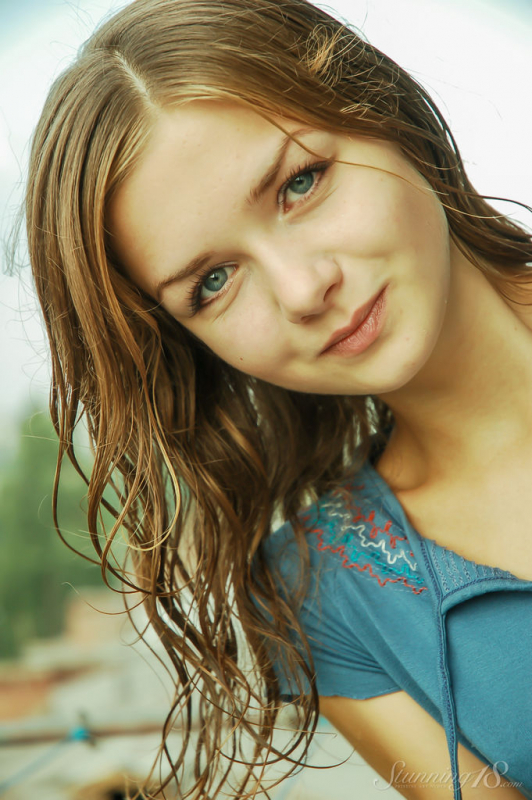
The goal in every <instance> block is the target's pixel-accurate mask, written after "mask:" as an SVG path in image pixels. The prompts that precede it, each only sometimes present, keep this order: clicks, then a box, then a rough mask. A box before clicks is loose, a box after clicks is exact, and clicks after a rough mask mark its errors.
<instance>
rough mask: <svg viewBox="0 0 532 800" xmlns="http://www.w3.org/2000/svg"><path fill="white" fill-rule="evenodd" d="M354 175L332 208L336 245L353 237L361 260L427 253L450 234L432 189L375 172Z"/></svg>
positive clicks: (332, 225)
mask: <svg viewBox="0 0 532 800" xmlns="http://www.w3.org/2000/svg"><path fill="white" fill-rule="evenodd" d="M359 172H360V174H359V175H355V174H354V173H353V178H352V180H351V181H349V182H347V185H346V186H345V187H344V191H342V193H341V195H339V196H338V197H337V198H336V201H335V203H334V208H331V215H330V218H329V222H330V224H331V227H332V228H334V233H335V236H336V241H337V242H339V243H340V242H341V241H342V240H343V241H347V240H348V239H349V240H350V241H351V243H352V244H353V245H354V246H355V248H356V253H357V255H359V256H360V257H361V258H370V257H372V258H375V257H377V258H378V257H384V256H389V255H390V253H394V252H400V251H402V250H404V251H409V252H411V251H416V252H417V253H419V254H421V252H426V253H427V254H428V251H430V250H431V248H432V247H434V246H440V245H441V243H442V241H443V240H444V239H445V237H446V235H447V223H446V219H445V214H444V212H443V209H442V207H441V205H440V204H439V202H438V201H437V199H436V198H435V196H434V194H433V193H432V191H431V190H430V189H429V188H428V187H427V188H425V187H421V188H418V187H417V186H412V185H411V184H410V183H408V182H406V181H405V180H403V179H402V178H400V177H394V176H392V175H387V174H382V173H381V174H379V173H376V172H374V171H372V170H369V169H367V170H360V171H359Z"/></svg>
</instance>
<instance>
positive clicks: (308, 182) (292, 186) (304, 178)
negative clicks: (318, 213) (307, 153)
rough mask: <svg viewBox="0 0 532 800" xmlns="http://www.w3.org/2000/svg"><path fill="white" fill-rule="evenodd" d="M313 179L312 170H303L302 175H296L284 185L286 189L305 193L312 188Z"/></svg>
mask: <svg viewBox="0 0 532 800" xmlns="http://www.w3.org/2000/svg"><path fill="white" fill-rule="evenodd" d="M314 180H315V177H314V173H313V172H304V173H303V175H298V176H297V177H295V178H294V180H293V181H292V182H291V183H289V184H288V186H287V187H286V188H287V191H290V192H295V193H296V194H306V193H307V192H309V191H310V190H311V189H312V186H313V184H314Z"/></svg>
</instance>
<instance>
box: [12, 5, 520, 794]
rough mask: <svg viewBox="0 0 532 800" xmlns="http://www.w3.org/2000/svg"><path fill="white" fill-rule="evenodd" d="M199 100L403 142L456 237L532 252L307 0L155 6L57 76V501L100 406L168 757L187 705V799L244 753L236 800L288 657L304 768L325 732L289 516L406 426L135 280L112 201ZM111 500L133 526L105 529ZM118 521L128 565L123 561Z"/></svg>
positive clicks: (436, 123) (48, 163)
mask: <svg viewBox="0 0 532 800" xmlns="http://www.w3.org/2000/svg"><path fill="white" fill-rule="evenodd" d="M198 98H226V99H233V100H238V101H239V102H244V103H247V104H249V105H250V106H251V107H253V108H255V109H256V110H257V111H259V112H260V113H262V114H265V115H268V116H272V115H281V116H283V115H284V116H286V117H289V118H291V119H297V120H301V121H302V122H306V123H309V124H311V125H314V126H315V127H318V128H323V129H326V130H330V131H335V132H340V133H348V132H351V131H356V133H357V134H359V135H362V136H365V135H366V136H371V137H377V138H380V139H386V140H390V141H392V142H395V143H396V144H398V145H399V147H400V148H401V150H402V152H403V153H404V155H405V156H406V157H407V158H408V159H410V161H411V162H412V164H413V165H414V166H415V167H416V169H417V170H418V171H419V172H420V173H421V174H422V175H423V176H424V177H425V178H426V179H427V181H428V182H429V184H430V185H431V186H432V188H433V189H434V190H435V191H436V192H437V193H438V196H439V198H440V200H441V202H442V204H443V206H444V208H445V211H446V214H447V218H448V222H449V228H450V232H451V236H452V238H453V239H454V241H455V242H456V244H457V245H458V247H460V248H461V249H462V251H463V252H464V253H465V254H466V255H467V257H468V258H469V259H470V261H472V262H473V263H474V264H475V265H476V266H477V267H478V268H479V269H482V270H483V271H484V272H485V273H486V274H487V275H488V277H489V278H490V279H491V280H493V281H495V282H498V284H500V285H501V286H503V285H504V284H505V283H506V282H508V281H511V282H516V281H517V282H518V281H519V280H520V279H526V278H527V273H526V270H525V268H524V264H525V262H526V261H527V260H529V259H530V258H531V257H532V243H531V239H530V236H529V235H527V234H526V233H525V231H524V230H523V229H522V228H520V227H519V226H518V225H517V224H515V223H513V222H512V221H510V220H509V219H507V218H505V217H503V216H501V215H500V214H499V213H497V212H496V211H495V210H494V209H493V208H492V207H491V206H490V205H489V204H488V202H487V201H486V199H485V198H482V197H480V196H479V195H478V194H477V193H476V192H475V190H474V189H473V187H472V186H471V184H470V183H469V181H468V178H467V176H466V174H465V171H464V167H463V164H462V161H461V159H460V155H459V153H458V150H457V147H456V145H455V142H454V140H453V137H452V135H451V133H450V131H449V129H448V128H447V125H446V123H445V121H444V120H443V118H442V117H441V115H440V113H439V111H438V109H437V108H436V106H435V105H434V103H433V102H432V100H431V99H430V97H429V96H428V95H427V94H426V92H425V91H424V89H423V88H422V87H421V86H420V85H419V84H417V83H416V81H415V80H413V79H412V78H411V77H410V76H409V75H408V74H407V73H405V72H404V71H403V70H402V69H401V68H400V67H398V66H397V65H396V64H395V63H394V62H393V61H392V60H390V59H389V58H387V57H386V56H385V55H383V54H382V53H380V52H379V51H378V50H376V49H375V48H374V47H372V46H371V45H369V44H368V43H367V42H365V41H364V40H363V39H362V38H361V37H360V36H359V35H357V34H356V33H355V32H354V31H352V30H351V29H349V28H348V27H345V26H343V25H342V24H340V23H339V22H337V21H336V20H334V19H332V18H331V17H330V16H329V15H328V14H327V13H325V12H324V11H321V10H319V9H317V8H315V7H313V6H312V5H309V4H308V3H307V2H306V0H251V2H250V0H136V1H135V2H134V3H132V4H131V5H130V6H128V7H127V8H125V9H124V10H122V11H120V12H119V13H117V14H116V15H115V16H114V17H113V18H111V19H110V20H109V21H108V22H106V23H105V24H104V25H102V27H101V28H100V29H99V30H98V31H97V32H96V33H95V34H94V35H93V36H92V38H91V39H90V40H89V41H88V42H87V43H86V44H85V45H84V47H83V48H82V50H81V52H80V54H79V56H78V58H77V60H76V62H75V63H74V64H73V65H72V66H71V67H69V68H68V69H67V70H66V71H65V72H64V73H63V74H62V75H61V76H60V77H59V79H58V80H57V81H56V82H55V84H54V85H53V87H52V89H51V91H50V93H49V96H48V99H47V101H46V104H45V107H44V110H43V113H42V116H41V119H40V122H39V124H38V127H37V129H36V132H35V135H34V139H33V146H32V151H31V165H30V175H29V181H28V191H27V201H26V212H27V231H28V240H29V252H30V258H31V263H32V266H33V271H34V276H35V282H36V285H37V289H38V293H39V297H40V302H41V305H42V310H43V314H44V318H45V320H46V325H47V330H48V336H49V339H50V346H51V353H52V364H53V382H52V392H51V413H52V417H53V421H54V424H55V427H56V430H57V433H58V436H59V441H60V450H59V459H58V467H57V473H56V482H55V487H54V495H53V498H54V501H53V502H54V509H56V507H57V492H58V486H59V476H60V469H61V463H62V459H63V458H64V457H65V456H67V457H68V458H69V459H70V460H71V461H72V462H73V463H74V465H75V466H77V468H78V469H79V470H80V471H81V467H80V466H79V464H78V461H77V457H76V453H75V451H74V444H73V433H74V429H75V427H76V425H77V423H78V422H79V420H80V418H81V417H84V418H85V420H86V423H87V425H88V430H89V433H90V437H91V440H92V443H93V447H94V465H93V467H92V471H91V474H90V476H87V477H86V481H87V485H88V506H87V509H88V510H87V519H88V530H89V532H90V535H91V538H92V541H93V544H94V547H95V550H96V553H97V555H98V559H99V561H101V564H102V571H103V573H104V574H106V573H109V572H110V573H113V574H115V575H117V576H119V577H120V578H121V580H122V582H123V591H124V592H125V593H127V592H132V593H135V592H140V593H141V595H142V597H143V602H144V605H145V608H146V610H147V613H148V618H149V621H150V623H151V625H152V626H153V627H154V628H155V630H156V631H157V633H158V634H159V636H160V638H161V641H162V642H163V644H164V647H165V648H166V651H167V653H168V655H169V658H170V660H171V663H172V665H173V668H174V669H175V673H176V694H175V698H174V703H173V705H172V710H171V712H170V714H169V716H168V720H167V724H166V725H165V729H164V734H163V748H162V749H164V743H165V741H166V738H167V736H168V734H169V732H170V730H171V726H172V721H173V720H175V716H176V714H177V712H178V711H179V710H182V712H183V713H182V715H181V722H182V723H183V730H184V746H183V752H182V753H181V754H178V755H177V756H176V755H171V754H170V753H169V752H167V755H168V758H169V762H170V764H171V773H173V778H175V779H176V780H177V781H178V786H179V796H180V797H185V796H187V797H188V796H190V797H205V798H210V797H215V796H216V795H217V793H218V791H219V789H220V788H221V787H222V786H223V785H224V782H225V781H226V780H227V779H228V769H229V767H230V766H231V762H234V761H238V760H239V759H241V760H242V761H244V762H245V763H246V764H247V766H245V767H244V768H243V770H241V772H240V773H239V784H238V788H236V789H235V796H238V797H252V796H255V793H256V791H257V786H258V784H257V780H258V778H257V776H259V777H260V767H261V764H263V763H264V762H265V761H268V760H269V761H272V759H273V760H275V757H277V756H280V755H281V754H279V753H277V751H276V750H275V748H274V746H273V743H272V739H271V733H272V730H273V727H274V723H275V720H276V717H277V713H278V710H279V707H280V698H279V688H278V683H277V680H276V676H275V673H274V671H273V668H272V661H273V659H274V658H275V659H278V660H279V663H284V665H285V668H286V669H287V670H289V671H290V672H291V673H294V674H296V675H299V676H300V691H301V698H300V708H301V709H302V715H301V722H300V730H299V733H298V734H296V736H295V741H294V742H292V744H291V745H290V746H289V748H288V750H287V751H286V752H284V758H285V759H287V763H288V762H290V759H291V755H290V754H292V764H293V763H294V762H295V763H297V762H298V761H299V760H300V758H301V752H300V750H297V751H296V749H294V748H296V747H297V745H299V744H302V745H305V746H306V745H308V742H309V741H310V738H311V736H312V733H313V730H314V728H315V725H316V716H317V715H316V709H317V697H316V691H315V684H314V680H313V674H312V660H311V658H310V654H309V652H308V650H307V649H306V644H305V641H304V637H303V636H302V634H301V631H300V629H299V626H298V622H297V613H296V611H295V610H294V608H292V607H291V605H290V604H289V603H287V602H286V601H285V600H284V599H283V598H282V596H281V594H280V593H279V591H278V589H277V583H276V576H275V574H274V573H273V568H272V567H271V565H269V564H268V562H267V560H266V558H265V557H264V554H263V542H264V540H265V538H266V537H267V536H268V534H269V532H270V530H271V527H272V519H273V518H274V516H275V518H277V516H278V517H280V518H283V519H287V520H289V521H291V522H292V524H293V526H294V530H295V533H296V537H297V539H298V542H299V545H300V547H301V553H302V556H303V557H304V553H305V547H304V545H305V538H304V533H305V532H304V529H303V527H302V525H301V523H300V522H299V521H298V518H297V514H298V511H299V510H300V509H301V507H302V505H303V503H305V502H306V501H308V498H309V497H312V496H314V497H315V496H318V495H320V494H321V493H323V492H325V491H327V490H328V489H330V488H331V487H333V486H335V485H337V484H338V482H339V481H340V480H342V479H343V478H345V477H346V476H347V474H348V473H349V472H351V473H353V472H354V471H356V469H357V468H358V467H359V465H360V464H361V463H362V462H363V460H364V459H365V458H366V457H367V454H368V448H369V436H370V434H371V433H374V432H377V433H379V432H380V433H382V432H383V431H384V429H385V428H386V427H387V426H388V425H389V424H390V423H391V422H392V421H393V420H392V415H391V412H390V410H389V409H388V408H387V407H386V405H385V404H384V403H383V402H382V401H380V400H378V399H377V398H375V397H340V396H330V395H329V396H318V395H310V394H302V393H298V392H294V391H289V390H285V389H281V388H278V387H275V386H271V385H267V384H265V383H263V382H261V381H259V380H257V379H254V378H252V377H249V376H246V375H244V374H242V373H240V372H238V371H237V370H235V369H233V368H232V367H230V366H228V365H227V364H225V363H223V362H222V361H221V360H220V359H219V358H217V357H216V356H214V355H213V354H212V353H211V352H210V351H209V350H208V349H207V348H206V347H205V346H203V345H202V344H201V343H200V342H198V341H197V340H196V339H195V338H194V337H193V336H191V335H190V334H189V333H188V332H187V331H186V330H184V329H183V328H182V327H181V326H180V325H179V324H178V323H177V322H176V321H175V320H174V319H173V318H172V317H171V316H170V315H169V314H168V313H167V312H166V311H165V310H164V309H163V308H161V307H160V306H158V305H157V304H156V303H154V301H153V299H152V298H151V297H149V296H148V295H146V294H145V293H143V291H142V290H140V289H139V288H138V287H136V286H135V285H133V284H132V283H131V281H130V280H128V278H127V276H125V274H124V272H123V270H122V269H121V265H120V264H119V263H118V262H117V259H116V258H115V256H114V255H113V252H112V248H111V246H110V241H109V237H108V234H107V232H106V209H107V207H108V204H109V202H110V199H111V198H112V196H113V193H114V192H115V191H116V189H117V187H119V186H120V185H121V184H122V183H123V181H124V180H125V178H126V177H127V176H128V175H129V174H130V172H131V170H132V169H133V168H134V167H135V164H136V163H137V160H138V158H139V156H140V155H141V154H142V152H143V147H144V145H145V143H146V142H147V139H148V137H149V134H150V131H151V128H152V126H153V122H154V119H155V117H156V114H157V111H158V110H159V109H160V108H162V107H168V106H171V105H176V104H179V103H183V102H187V101H190V100H194V99H198ZM108 487H110V488H111V489H113V490H114V492H115V495H116V499H115V502H113V503H111V502H110V499H109V495H108V493H106V496H105V497H104V490H106V489H107V488H108ZM103 507H108V508H109V509H111V510H112V512H113V514H114V517H115V524H114V526H113V527H112V529H111V530H108V531H104V530H103V528H102V525H101V522H100V518H101V509H102V508H103ZM56 524H57V526H58V530H59V526H60V520H57V518H56ZM121 529H125V530H126V531H127V534H128V541H129V555H130V557H131V560H132V564H131V566H129V561H128V562H126V561H124V560H120V559H118V557H117V556H116V554H115V553H114V552H113V542H114V540H115V538H116V535H117V533H118V531H120V530H121ZM133 596H134V597H136V596H137V595H135V594H134V595H133ZM242 642H244V643H245V644H244V645H243V644H242ZM246 654H247V656H246ZM250 664H251V665H252V666H253V667H254V669H252V670H251V672H250ZM297 667H299V669H297ZM301 676H303V677H301ZM306 681H308V685H307V683H306ZM308 686H310V691H309V689H308ZM196 687H199V688H200V689H201V691H200V692H198V691H197V690H196ZM198 697H199V709H196V714H197V715H199V719H200V726H199V730H198V732H197V735H196V737H195V741H194V742H192V738H193V736H192V726H191V719H192V711H193V706H194V703H195V702H196V700H195V698H198ZM250 709H254V712H253V714H250ZM242 732H246V735H247V736H248V740H249V741H251V743H252V750H253V752H251V753H250V754H249V755H248V756H247V757H244V756H241V755H240V751H239V749H238V746H239V737H240V735H241V734H242ZM191 743H192V744H191ZM190 746H192V747H194V748H195V757H194V758H190V756H189V750H188V749H187V748H188V747H190ZM296 752H297V753H299V755H298V756H297V757H296V756H295V755H294V754H295V753H296ZM185 755H186V756H187V762H186V767H187V770H185ZM190 764H193V772H194V775H193V777H192V778H190V783H187V780H188V779H185V778H184V777H183V775H185V773H187V772H188V766H189V765H190ZM257 770H258V772H257ZM173 778H172V775H169V777H168V779H167V780H165V781H164V782H163V784H162V787H160V789H159V792H160V791H163V790H164V787H165V786H169V785H170V781H171V780H173ZM189 792H190V794H189ZM163 793H164V792H163ZM158 796H159V795H158Z"/></svg>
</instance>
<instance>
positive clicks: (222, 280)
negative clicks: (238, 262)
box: [200, 264, 236, 300]
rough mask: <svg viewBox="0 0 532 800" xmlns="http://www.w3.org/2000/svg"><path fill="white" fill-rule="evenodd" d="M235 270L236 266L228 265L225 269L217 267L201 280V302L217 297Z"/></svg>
mask: <svg viewBox="0 0 532 800" xmlns="http://www.w3.org/2000/svg"><path fill="white" fill-rule="evenodd" d="M235 269H236V266H235V265H234V264H227V265H226V266H224V267H216V269H213V270H211V271H210V272H209V273H207V275H206V277H205V278H202V280H201V287H200V300H210V298H211V297H215V296H216V295H217V294H218V292H219V291H220V290H221V289H223V287H224V286H225V284H226V283H227V281H228V280H229V278H230V277H231V274H232V271H234V270H235Z"/></svg>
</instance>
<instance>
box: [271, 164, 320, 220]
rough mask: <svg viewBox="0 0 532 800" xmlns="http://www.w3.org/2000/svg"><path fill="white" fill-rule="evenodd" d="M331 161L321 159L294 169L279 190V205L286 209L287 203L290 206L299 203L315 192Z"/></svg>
mask: <svg viewBox="0 0 532 800" xmlns="http://www.w3.org/2000/svg"><path fill="white" fill-rule="evenodd" d="M330 163H331V162H330V161H320V162H318V163H317V164H308V165H307V166H304V167H302V168H300V169H298V170H294V172H293V173H292V174H291V175H289V177H288V178H287V180H286V181H285V182H284V183H283V185H282V186H281V188H280V190H279V194H278V196H277V202H278V203H279V205H280V206H283V207H284V208H285V210H286V206H287V205H288V206H290V205H292V204H296V203H297V204H298V205H299V204H300V203H301V202H303V201H304V200H306V198H307V197H310V196H311V195H312V194H314V191H315V189H316V188H317V186H318V184H319V183H320V181H321V178H322V177H323V174H324V173H325V172H326V171H327V169H328V168H329V166H330ZM290 195H292V196H290Z"/></svg>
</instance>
